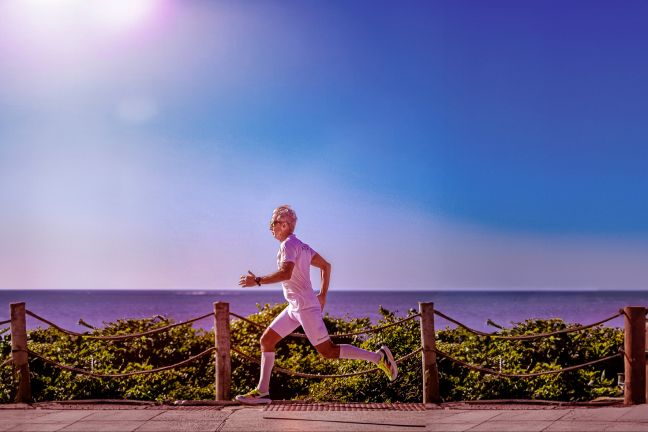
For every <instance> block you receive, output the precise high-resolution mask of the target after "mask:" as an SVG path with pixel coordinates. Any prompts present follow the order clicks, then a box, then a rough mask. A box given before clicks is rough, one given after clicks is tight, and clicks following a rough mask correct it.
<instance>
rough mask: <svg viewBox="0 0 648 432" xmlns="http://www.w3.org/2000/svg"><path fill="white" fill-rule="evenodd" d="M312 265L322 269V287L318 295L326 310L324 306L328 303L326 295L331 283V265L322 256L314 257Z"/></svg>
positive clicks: (316, 255)
mask: <svg viewBox="0 0 648 432" xmlns="http://www.w3.org/2000/svg"><path fill="white" fill-rule="evenodd" d="M311 265H312V266H315V267H317V268H319V269H320V275H321V277H322V286H321V288H320V292H319V294H318V295H317V297H318V298H319V301H320V304H321V305H322V309H324V304H325V303H326V293H327V292H328V289H329V282H330V281H331V264H330V263H329V262H328V261H326V260H325V259H324V258H322V256H321V255H320V254H317V253H316V254H315V255H313V258H312V259H311Z"/></svg>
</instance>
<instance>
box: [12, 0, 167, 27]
mask: <svg viewBox="0 0 648 432" xmlns="http://www.w3.org/2000/svg"><path fill="white" fill-rule="evenodd" d="M158 2H159V0H21V1H16V2H15V3H11V6H12V9H13V12H15V13H17V15H21V16H22V17H23V19H26V20H27V21H29V22H31V23H32V24H34V25H36V26H38V27H40V26H42V25H45V26H46V27H59V26H69V25H72V26H73V27H80V26H82V25H89V26H92V27H96V26H99V27H104V28H108V29H114V30H127V29H129V28H132V27H134V26H136V25H137V24H139V23H141V22H143V21H144V20H145V19H147V18H148V17H149V16H151V14H152V13H153V12H154V10H155V8H156V5H157V3H158Z"/></svg>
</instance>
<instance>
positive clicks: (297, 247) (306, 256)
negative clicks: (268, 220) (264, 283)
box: [277, 234, 320, 311]
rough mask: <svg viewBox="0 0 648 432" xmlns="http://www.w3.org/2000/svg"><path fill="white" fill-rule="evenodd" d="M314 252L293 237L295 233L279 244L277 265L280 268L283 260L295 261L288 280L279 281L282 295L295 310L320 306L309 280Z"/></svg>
mask: <svg viewBox="0 0 648 432" xmlns="http://www.w3.org/2000/svg"><path fill="white" fill-rule="evenodd" d="M316 253H317V252H315V251H314V250H313V249H311V247H310V246H308V245H307V244H306V243H302V241H301V240H299V239H298V238H297V237H295V234H291V235H290V236H289V237H288V238H287V239H286V240H284V241H282V242H281V245H280V246H279V252H278V253H277V267H279V268H281V264H282V263H284V262H293V263H295V267H294V268H293V271H292V276H291V277H290V280H287V281H283V282H282V283H281V285H282V286H283V293H284V297H285V298H286V300H288V304H289V305H290V307H291V308H292V309H293V310H295V311H297V310H300V309H309V308H318V309H319V308H320V303H319V300H317V295H316V294H315V292H314V291H313V286H312V285H311V280H310V265H311V260H312V259H313V256H315V254H316Z"/></svg>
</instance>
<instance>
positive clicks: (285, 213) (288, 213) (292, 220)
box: [272, 204, 297, 230]
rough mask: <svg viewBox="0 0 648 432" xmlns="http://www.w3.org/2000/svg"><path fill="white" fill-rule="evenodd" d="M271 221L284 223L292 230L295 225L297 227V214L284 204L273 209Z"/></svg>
mask: <svg viewBox="0 0 648 432" xmlns="http://www.w3.org/2000/svg"><path fill="white" fill-rule="evenodd" d="M272 220H273V221H276V220H278V221H281V222H286V223H287V224H288V225H290V228H291V229H293V230H294V229H295V225H297V213H295V210H293V209H292V208H290V206H289V205H288V204H284V205H281V206H279V207H277V208H276V209H274V211H273V212H272Z"/></svg>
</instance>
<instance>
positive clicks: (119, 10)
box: [90, 0, 156, 29]
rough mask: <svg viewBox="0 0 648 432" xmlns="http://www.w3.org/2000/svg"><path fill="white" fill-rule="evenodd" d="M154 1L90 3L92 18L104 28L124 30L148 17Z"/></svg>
mask: <svg viewBox="0 0 648 432" xmlns="http://www.w3.org/2000/svg"><path fill="white" fill-rule="evenodd" d="M155 3H156V0H103V1H94V2H90V5H91V6H92V9H93V13H94V18H95V19H96V20H97V22H99V23H102V24H104V25H106V26H109V27H113V28H117V29H124V28H130V27H131V26H134V25H137V24H138V23H140V22H142V21H143V20H145V19H146V18H147V17H149V16H150V15H151V13H152V11H153V9H154V7H155Z"/></svg>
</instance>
